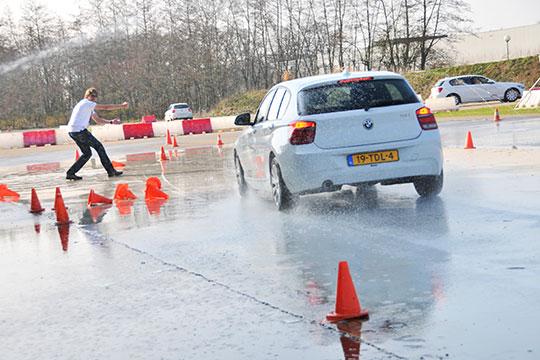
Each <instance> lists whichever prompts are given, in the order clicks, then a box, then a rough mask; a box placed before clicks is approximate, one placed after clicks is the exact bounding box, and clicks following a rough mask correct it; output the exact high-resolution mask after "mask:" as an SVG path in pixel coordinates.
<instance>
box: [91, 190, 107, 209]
mask: <svg viewBox="0 0 540 360" xmlns="http://www.w3.org/2000/svg"><path fill="white" fill-rule="evenodd" d="M103 204H105V205H108V204H112V200H111V199H109V198H106V197H105V196H103V195H99V194H96V193H95V192H94V190H92V189H90V194H89V195H88V206H94V205H103Z"/></svg>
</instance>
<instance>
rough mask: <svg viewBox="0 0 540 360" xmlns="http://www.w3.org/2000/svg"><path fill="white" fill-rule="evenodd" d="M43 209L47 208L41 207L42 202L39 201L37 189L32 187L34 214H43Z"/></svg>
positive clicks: (32, 211) (31, 206)
mask: <svg viewBox="0 0 540 360" xmlns="http://www.w3.org/2000/svg"><path fill="white" fill-rule="evenodd" d="M43 211H45V209H44V208H42V207H41V203H40V202H39V198H38V196H37V192H36V189H34V188H32V196H31V199H30V212H31V213H32V214H41V213H42V212H43Z"/></svg>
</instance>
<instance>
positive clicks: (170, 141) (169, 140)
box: [167, 129, 172, 145]
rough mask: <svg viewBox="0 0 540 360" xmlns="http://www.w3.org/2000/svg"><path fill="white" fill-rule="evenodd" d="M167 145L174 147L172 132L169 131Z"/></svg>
mask: <svg viewBox="0 0 540 360" xmlns="http://www.w3.org/2000/svg"><path fill="white" fill-rule="evenodd" d="M167 145H172V140H171V132H170V131H169V129H167Z"/></svg>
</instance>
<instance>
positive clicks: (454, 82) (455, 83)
mask: <svg viewBox="0 0 540 360" xmlns="http://www.w3.org/2000/svg"><path fill="white" fill-rule="evenodd" d="M450 85H452V86H460V85H465V82H464V81H463V79H462V78H457V79H452V80H450Z"/></svg>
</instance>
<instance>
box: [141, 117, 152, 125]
mask: <svg viewBox="0 0 540 360" xmlns="http://www.w3.org/2000/svg"><path fill="white" fill-rule="evenodd" d="M155 121H156V115H145V116H143V117H142V118H141V122H142V123H145V124H150V123H153V122H155Z"/></svg>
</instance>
